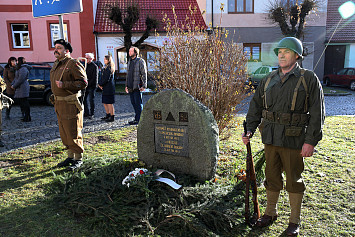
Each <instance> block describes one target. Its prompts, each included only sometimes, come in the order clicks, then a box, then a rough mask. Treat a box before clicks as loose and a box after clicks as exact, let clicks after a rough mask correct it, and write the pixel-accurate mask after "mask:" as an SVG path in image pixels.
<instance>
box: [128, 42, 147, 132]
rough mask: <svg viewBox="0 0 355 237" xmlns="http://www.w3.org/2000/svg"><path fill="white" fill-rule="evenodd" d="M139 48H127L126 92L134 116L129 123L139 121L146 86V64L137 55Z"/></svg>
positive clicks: (132, 123) (133, 123)
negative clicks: (128, 57)
mask: <svg viewBox="0 0 355 237" xmlns="http://www.w3.org/2000/svg"><path fill="white" fill-rule="evenodd" d="M138 55H139V49H138V48H137V47H131V48H130V49H129V56H130V58H131V59H130V60H129V62H128V64H127V70H128V71H127V76H126V88H125V89H126V93H129V96H130V98H131V103H132V106H133V108H134V112H135V116H134V120H133V121H129V122H128V123H129V124H130V125H135V124H138V123H139V119H140V117H141V113H142V110H143V100H142V92H143V91H144V90H145V88H147V64H146V63H145V61H144V59H143V58H141V57H139V56H138Z"/></svg>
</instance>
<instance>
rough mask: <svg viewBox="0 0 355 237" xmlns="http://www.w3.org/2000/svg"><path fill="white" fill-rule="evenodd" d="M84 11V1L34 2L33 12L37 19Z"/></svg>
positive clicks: (55, 0) (53, 0) (42, 0)
mask: <svg viewBox="0 0 355 237" xmlns="http://www.w3.org/2000/svg"><path fill="white" fill-rule="evenodd" d="M82 11H83V4H82V0H32V12H33V17H35V18H36V17H44V16H53V15H63V14H68V13H77V12H82Z"/></svg>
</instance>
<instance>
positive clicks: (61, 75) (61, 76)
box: [58, 59, 74, 95]
mask: <svg viewBox="0 0 355 237" xmlns="http://www.w3.org/2000/svg"><path fill="white" fill-rule="evenodd" d="M71 60H72V59H69V60H68V62H66V64H65V66H64V69H63V70H62V74H60V78H59V80H58V81H61V80H62V78H63V74H64V71H65V69H66V68H67V66H68V64H69V62H70V61H71ZM66 91H67V92H69V93H70V94H72V95H73V94H74V93H73V92H71V91H70V90H66Z"/></svg>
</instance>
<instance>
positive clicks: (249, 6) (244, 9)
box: [228, 0, 254, 13]
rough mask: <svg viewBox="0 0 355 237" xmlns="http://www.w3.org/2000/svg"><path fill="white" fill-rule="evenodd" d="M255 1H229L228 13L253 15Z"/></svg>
mask: <svg viewBox="0 0 355 237" xmlns="http://www.w3.org/2000/svg"><path fill="white" fill-rule="evenodd" d="M253 12H254V0H228V13H253Z"/></svg>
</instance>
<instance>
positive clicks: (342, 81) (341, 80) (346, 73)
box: [323, 68, 355, 91]
mask: <svg viewBox="0 0 355 237" xmlns="http://www.w3.org/2000/svg"><path fill="white" fill-rule="evenodd" d="M323 83H324V84H325V85H326V86H331V85H332V84H336V85H342V86H346V87H349V88H350V89H351V90H353V91H354V90H355V68H342V69H340V70H339V71H338V72H337V73H336V74H327V75H325V76H324V77H323Z"/></svg>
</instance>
